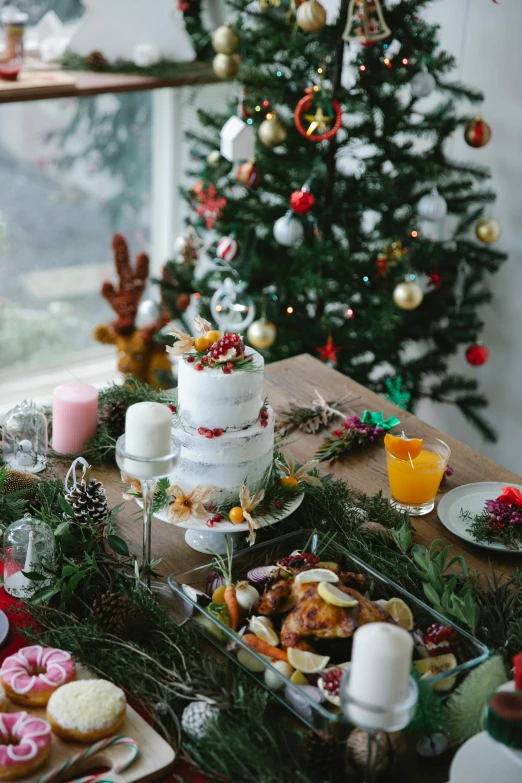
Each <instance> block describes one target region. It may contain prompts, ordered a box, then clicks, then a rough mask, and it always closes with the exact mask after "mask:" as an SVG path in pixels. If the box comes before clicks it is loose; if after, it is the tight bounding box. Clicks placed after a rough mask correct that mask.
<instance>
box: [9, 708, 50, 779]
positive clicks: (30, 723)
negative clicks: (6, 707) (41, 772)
mask: <svg viewBox="0 0 522 783" xmlns="http://www.w3.org/2000/svg"><path fill="white" fill-rule="evenodd" d="M51 740H52V735H51V727H50V726H49V724H48V723H47V721H46V720H43V719H42V718H36V717H35V716H34V715H29V714H28V713H27V712H2V713H0V780H18V778H23V777H25V775H29V773H30V772H33V771H34V770H35V769H38V767H40V766H41V765H42V764H43V763H44V761H45V759H46V758H47V756H48V755H49V751H50V750H51Z"/></svg>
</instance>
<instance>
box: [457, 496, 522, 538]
mask: <svg viewBox="0 0 522 783" xmlns="http://www.w3.org/2000/svg"><path fill="white" fill-rule="evenodd" d="M461 517H462V519H464V520H466V521H468V522H470V526H469V527H468V528H466V531H467V532H468V533H471V535H472V536H473V538H474V539H475V541H477V542H478V543H488V544H493V543H497V544H504V546H505V547H507V549H520V548H521V547H522V493H521V492H520V490H519V489H517V488H516V487H502V494H501V495H499V497H498V498H496V499H495V500H486V503H485V509H484V511H483V512H482V514H478V515H473V514H471V512H469V511H461Z"/></svg>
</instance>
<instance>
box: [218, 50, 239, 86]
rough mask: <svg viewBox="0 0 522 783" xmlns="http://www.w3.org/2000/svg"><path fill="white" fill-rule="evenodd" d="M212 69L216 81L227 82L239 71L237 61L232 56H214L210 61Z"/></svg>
mask: <svg viewBox="0 0 522 783" xmlns="http://www.w3.org/2000/svg"><path fill="white" fill-rule="evenodd" d="M212 68H213V70H214V73H215V74H216V76H217V77H218V79H222V80H223V81H228V80H229V79H233V78H234V76H235V75H236V73H237V72H238V70H239V61H238V59H237V57H235V56H234V55H232V54H221V53H220V54H216V56H215V57H214V59H213V60H212Z"/></svg>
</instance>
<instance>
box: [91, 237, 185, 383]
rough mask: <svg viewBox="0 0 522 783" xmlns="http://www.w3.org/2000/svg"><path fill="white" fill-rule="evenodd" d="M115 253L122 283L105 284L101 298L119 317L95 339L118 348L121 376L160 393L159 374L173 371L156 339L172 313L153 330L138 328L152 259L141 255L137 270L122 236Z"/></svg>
mask: <svg viewBox="0 0 522 783" xmlns="http://www.w3.org/2000/svg"><path fill="white" fill-rule="evenodd" d="M112 250H113V254H114V265H115V267H116V273H117V275H118V281H119V283H118V287H117V288H116V287H115V286H114V285H113V284H112V283H109V282H105V283H104V284H103V285H102V288H101V294H102V296H103V297H104V298H105V299H106V300H107V301H108V303H109V304H110V306H111V307H112V309H113V310H114V312H115V313H116V315H117V316H118V317H117V318H116V320H115V321H113V322H112V323H110V324H106V325H101V326H97V327H96V329H95V330H94V338H95V339H96V340H98V342H100V343H104V344H105V345H115V346H116V348H117V350H118V370H119V371H120V372H121V373H124V374H125V375H126V374H130V375H134V377H135V378H140V379H141V380H143V381H146V382H147V383H148V384H150V385H151V386H152V387H154V388H156V389H157V388H164V384H162V383H161V382H159V381H158V374H159V373H161V372H168V373H169V374H170V373H171V370H172V367H171V363H170V360H169V358H168V355H167V351H166V347H165V346H164V345H161V344H160V343H157V342H156V341H155V340H154V336H155V335H156V334H157V333H158V332H159V330H160V329H161V328H162V327H163V326H165V324H167V323H168V322H169V320H170V319H169V316H168V313H167V312H165V311H162V313H161V315H160V317H159V318H158V320H157V321H155V322H154V323H153V324H151V325H150V326H147V327H145V328H143V329H137V328H136V316H137V313H138V305H139V303H140V299H141V297H142V295H143V292H144V290H145V286H146V284H147V278H148V276H149V257H148V255H147V254H146V253H140V254H139V255H138V256H137V258H136V265H135V267H134V268H133V267H132V265H131V262H130V257H129V248H128V245H127V241H126V239H125V237H124V236H122V234H114V236H113V238H112Z"/></svg>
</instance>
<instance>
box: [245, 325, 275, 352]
mask: <svg viewBox="0 0 522 783" xmlns="http://www.w3.org/2000/svg"><path fill="white" fill-rule="evenodd" d="M276 334H277V330H276V327H275V324H273V323H272V322H271V321H267V319H266V318H260V319H259V320H258V321H254V322H253V323H251V324H250V326H249V327H248V331H247V340H248V344H249V345H252V346H253V347H254V348H258V349H259V350H260V351H262V350H264V349H265V348H270V346H271V345H273V343H274V341H275V338H276Z"/></svg>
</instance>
